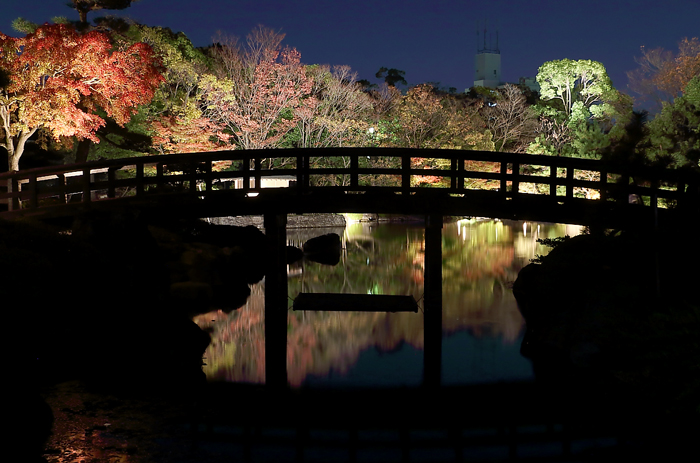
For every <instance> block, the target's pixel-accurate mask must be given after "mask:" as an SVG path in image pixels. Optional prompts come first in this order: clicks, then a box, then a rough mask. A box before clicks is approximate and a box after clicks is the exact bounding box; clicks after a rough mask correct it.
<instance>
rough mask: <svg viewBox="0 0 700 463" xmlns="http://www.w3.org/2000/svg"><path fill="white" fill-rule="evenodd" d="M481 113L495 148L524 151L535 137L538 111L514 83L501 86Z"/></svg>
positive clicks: (498, 149)
mask: <svg viewBox="0 0 700 463" xmlns="http://www.w3.org/2000/svg"><path fill="white" fill-rule="evenodd" d="M483 114H484V121H485V122H486V127H488V129H489V130H490V131H491V133H492V134H493V141H494V144H495V146H496V150H497V151H506V150H507V151H510V152H524V151H525V149H526V148H527V146H528V145H529V144H530V143H531V142H532V140H533V139H534V137H535V129H536V128H537V114H536V113H535V111H533V109H532V108H531V107H530V106H529V105H527V104H526V98H525V95H523V92H522V91H521V90H520V88H518V87H517V86H515V85H511V84H506V85H505V86H504V87H503V89H500V90H499V91H498V93H497V96H496V98H495V100H494V101H493V102H491V104H488V105H484V107H483Z"/></svg>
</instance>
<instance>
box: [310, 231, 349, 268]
mask: <svg viewBox="0 0 700 463" xmlns="http://www.w3.org/2000/svg"><path fill="white" fill-rule="evenodd" d="M341 249H342V245H341V242H340V236H339V235H338V234H337V233H327V234H325V235H321V236H317V237H315V238H311V239H309V240H307V241H306V243H304V246H303V251H304V256H306V258H308V259H309V260H312V261H314V262H318V263H320V264H326V265H337V264H338V262H340V251H341Z"/></svg>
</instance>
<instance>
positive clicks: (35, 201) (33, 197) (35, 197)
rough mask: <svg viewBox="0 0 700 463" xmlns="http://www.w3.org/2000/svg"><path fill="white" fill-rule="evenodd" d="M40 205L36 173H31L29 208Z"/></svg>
mask: <svg viewBox="0 0 700 463" xmlns="http://www.w3.org/2000/svg"><path fill="white" fill-rule="evenodd" d="M38 207H39V193H38V192H37V184H36V174H29V208H30V209H36V208H38Z"/></svg>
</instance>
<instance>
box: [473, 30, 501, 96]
mask: <svg viewBox="0 0 700 463" xmlns="http://www.w3.org/2000/svg"><path fill="white" fill-rule="evenodd" d="M479 32H480V31H479V27H478V25H477V30H476V43H477V50H476V57H475V59H474V71H475V72H474V87H486V88H497V87H498V86H500V85H501V51H500V50H499V49H498V31H496V44H495V45H496V46H493V45H494V44H493V36H492V35H489V34H488V33H487V29H486V27H485V26H484V30H483V44H482V43H481V42H482V41H481V40H480V37H479ZM487 38H488V43H487Z"/></svg>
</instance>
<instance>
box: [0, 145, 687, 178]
mask: <svg viewBox="0 0 700 463" xmlns="http://www.w3.org/2000/svg"><path fill="white" fill-rule="evenodd" d="M301 153H304V155H303V157H309V158H311V157H313V158H316V157H341V156H344V155H349V156H360V155H362V154H361V153H372V154H371V155H373V156H386V157H401V156H404V155H409V156H410V157H411V158H430V159H447V160H452V159H454V160H458V161H459V160H463V161H481V162H507V163H513V162H517V163H518V164H526V165H538V166H552V167H559V168H566V167H572V168H574V169H580V170H594V171H599V170H606V171H608V172H610V173H623V172H625V173H628V174H630V175H632V174H637V175H640V176H643V177H652V178H655V177H659V178H661V177H663V178H664V179H669V178H670V179H676V178H680V177H684V176H689V175H695V173H691V172H688V171H687V170H678V169H658V168H652V167H649V166H626V165H623V164H620V163H612V162H606V161H601V160H595V159H584V158H572V157H564V156H548V155H540V154H525V153H508V152H498V151H472V150H450V149H415V148H293V149H276V150H225V151H224V150H221V151H207V152H198V153H178V154H165V155H152V156H140V157H131V158H119V159H105V160H98V161H88V162H83V163H75V164H61V165H54V166H44V167H35V168H31V169H24V170H20V171H16V172H3V173H0V180H3V179H10V178H25V177H26V178H28V177H29V176H30V175H31V174H34V175H37V176H42V175H55V174H59V173H68V172H77V171H84V170H85V169H86V168H90V170H97V169H103V168H110V167H111V168H114V167H120V168H121V167H127V166H134V165H146V164H159V163H163V164H169V163H187V162H193V161H195V162H215V161H241V160H245V159H250V160H253V159H277V158H294V157H299V155H300V154H301ZM323 153H326V154H323ZM330 153H335V154H330ZM378 153H383V154H378ZM368 155H369V154H368ZM262 170H265V169H262ZM279 170H292V169H279ZM430 170H448V169H430Z"/></svg>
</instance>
